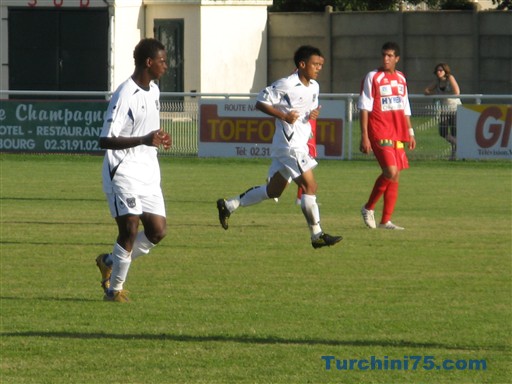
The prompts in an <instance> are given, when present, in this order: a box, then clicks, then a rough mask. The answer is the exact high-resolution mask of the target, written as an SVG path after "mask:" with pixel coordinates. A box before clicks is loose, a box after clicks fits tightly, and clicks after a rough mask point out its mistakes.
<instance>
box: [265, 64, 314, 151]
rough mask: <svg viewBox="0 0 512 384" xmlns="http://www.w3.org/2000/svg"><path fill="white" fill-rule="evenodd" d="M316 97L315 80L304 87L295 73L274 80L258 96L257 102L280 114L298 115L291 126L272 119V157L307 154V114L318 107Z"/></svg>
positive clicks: (309, 130)
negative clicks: (292, 113)
mask: <svg viewBox="0 0 512 384" xmlns="http://www.w3.org/2000/svg"><path fill="white" fill-rule="evenodd" d="M319 93H320V87H319V85H318V83H317V82H316V81H315V80H310V82H309V86H308V87H306V86H305V85H304V84H302V82H301V81H300V79H299V75H298V74H297V73H293V74H292V75H290V76H288V77H285V78H282V79H280V80H277V81H276V82H274V83H273V84H271V85H270V86H269V87H266V88H265V89H263V90H262V91H261V92H260V93H259V95H258V97H257V100H258V101H260V102H262V103H264V104H269V105H272V106H273V107H274V108H276V109H278V110H280V111H282V112H284V113H288V112H290V111H297V112H299V118H298V119H297V121H296V122H295V123H294V124H290V123H287V122H286V121H284V120H281V119H276V122H275V124H276V130H275V132H274V138H273V140H272V156H274V157H276V156H283V155H286V154H287V153H290V152H294V151H300V152H305V153H309V149H308V144H307V143H308V140H309V139H310V137H311V125H310V124H309V114H310V112H311V111H312V110H314V109H316V108H317V107H318V94H319Z"/></svg>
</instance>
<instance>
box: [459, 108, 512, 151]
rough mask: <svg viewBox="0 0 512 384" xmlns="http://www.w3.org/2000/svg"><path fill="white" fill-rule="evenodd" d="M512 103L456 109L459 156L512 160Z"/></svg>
mask: <svg viewBox="0 0 512 384" xmlns="http://www.w3.org/2000/svg"><path fill="white" fill-rule="evenodd" d="M511 131H512V105H496V104H487V105H482V104H475V105H466V104H464V105H459V106H458V108H457V159H482V160H483V159H512V137H511Z"/></svg>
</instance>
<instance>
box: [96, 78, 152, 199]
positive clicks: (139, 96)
mask: <svg viewBox="0 0 512 384" xmlns="http://www.w3.org/2000/svg"><path fill="white" fill-rule="evenodd" d="M159 98H160V90H159V89H158V87H157V86H156V84H154V83H153V82H151V83H150V89H149V91H146V90H144V89H142V88H140V87H139V86H138V85H137V84H136V83H135V82H134V81H133V80H132V79H131V78H129V79H128V80H126V81H125V82H123V83H122V84H121V85H120V86H119V88H117V90H116V92H115V93H114V95H113V96H112V99H111V100H110V103H109V105H108V109H107V113H106V116H105V121H104V123H103V129H102V131H101V137H140V136H144V135H146V134H148V133H149V132H152V131H155V130H158V129H160V101H159ZM102 175H103V191H104V192H106V193H113V192H114V193H132V194H139V195H149V194H152V193H153V191H155V189H157V190H158V189H160V166H159V164H158V158H157V148H156V147H153V146H147V145H139V146H137V147H133V148H129V149H121V150H110V149H109V150H107V151H106V153H105V159H104V161H103V172H102Z"/></svg>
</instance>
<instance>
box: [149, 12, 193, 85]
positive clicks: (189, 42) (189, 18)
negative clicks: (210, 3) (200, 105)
mask: <svg viewBox="0 0 512 384" xmlns="http://www.w3.org/2000/svg"><path fill="white" fill-rule="evenodd" d="M145 19H146V36H150V37H153V36H154V34H153V26H154V20H155V19H183V20H184V39H185V41H184V62H185V63H184V66H185V78H184V90H185V92H191V91H193V90H195V91H199V90H201V77H202V76H201V75H200V73H201V54H200V53H201V52H200V47H201V13H200V10H199V7H198V6H196V5H186V4H185V5H180V4H178V5H174V6H172V7H169V6H167V5H148V6H147V7H146V17H145Z"/></svg>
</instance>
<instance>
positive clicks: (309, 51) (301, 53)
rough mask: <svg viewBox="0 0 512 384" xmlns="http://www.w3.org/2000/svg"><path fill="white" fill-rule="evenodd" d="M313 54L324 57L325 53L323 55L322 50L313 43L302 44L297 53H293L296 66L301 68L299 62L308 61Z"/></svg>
mask: <svg viewBox="0 0 512 384" xmlns="http://www.w3.org/2000/svg"><path fill="white" fill-rule="evenodd" d="M313 55H316V56H320V57H324V55H322V52H320V50H319V49H318V48H316V47H312V46H311V45H302V46H300V47H299V48H298V49H297V50H296V51H295V55H293V61H294V62H295V66H296V67H297V68H299V63H300V62H301V61H308V59H309V58H310V57H311V56H313Z"/></svg>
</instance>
